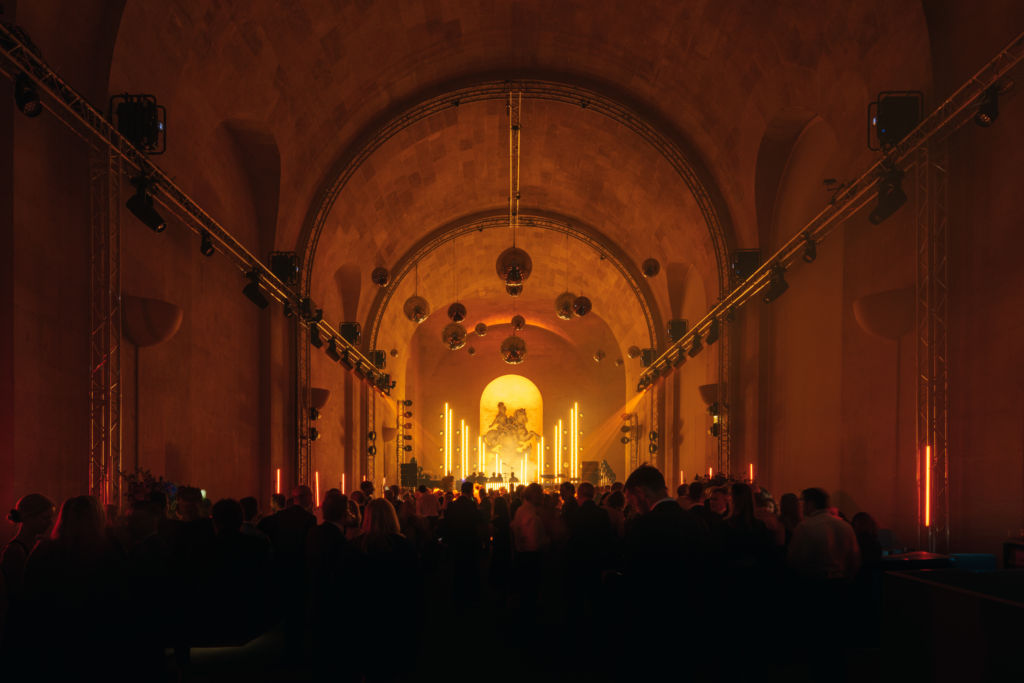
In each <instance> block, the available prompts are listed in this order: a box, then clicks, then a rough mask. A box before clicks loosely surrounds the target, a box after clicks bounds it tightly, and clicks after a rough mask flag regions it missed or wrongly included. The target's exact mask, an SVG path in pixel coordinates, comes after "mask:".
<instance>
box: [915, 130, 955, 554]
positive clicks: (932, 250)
mask: <svg viewBox="0 0 1024 683" xmlns="http://www.w3.org/2000/svg"><path fill="white" fill-rule="evenodd" d="M948 159H949V155H948V147H947V145H946V143H945V141H944V140H943V141H939V142H936V143H934V144H932V145H930V146H928V147H922V148H921V149H920V150H919V151H918V152H917V164H916V168H915V180H916V183H915V185H916V198H915V209H916V214H915V218H916V221H915V222H916V227H917V297H916V301H917V305H916V309H915V323H916V328H915V329H916V337H917V358H916V361H917V362H916V366H917V376H916V383H917V420H916V446H917V449H916V458H917V478H918V487H917V491H918V508H917V509H918V522H919V524H918V546H919V547H920V545H921V540H922V539H921V535H922V533H923V535H924V536H925V539H924V540H925V542H926V546H927V548H928V549H929V550H930V551H933V552H934V551H936V550H939V551H948V550H949V542H950V529H949V451H948V444H949V441H948V436H949V435H948V425H947V422H948V414H949V368H948V358H949V356H948V344H949V334H948V329H949V327H948V325H949V258H948V246H949V243H948V227H949V215H948V203H947V199H948V188H949V166H948Z"/></svg>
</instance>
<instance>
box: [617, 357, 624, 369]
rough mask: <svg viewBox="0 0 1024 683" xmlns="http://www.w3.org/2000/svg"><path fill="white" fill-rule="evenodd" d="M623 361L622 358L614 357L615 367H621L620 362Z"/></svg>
mask: <svg viewBox="0 0 1024 683" xmlns="http://www.w3.org/2000/svg"><path fill="white" fill-rule="evenodd" d="M624 362H625V361H623V360H622V359H621V358H616V359H615V367H617V368H621V367H622V364H623V363H624Z"/></svg>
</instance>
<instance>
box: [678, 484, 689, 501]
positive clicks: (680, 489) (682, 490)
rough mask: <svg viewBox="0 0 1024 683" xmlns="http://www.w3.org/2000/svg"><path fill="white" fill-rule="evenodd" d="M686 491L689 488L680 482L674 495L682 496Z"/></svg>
mask: <svg viewBox="0 0 1024 683" xmlns="http://www.w3.org/2000/svg"><path fill="white" fill-rule="evenodd" d="M687 491H689V488H687V486H686V484H680V485H679V486H677V487H676V497H677V498H684V497H685V496H686V492H687Z"/></svg>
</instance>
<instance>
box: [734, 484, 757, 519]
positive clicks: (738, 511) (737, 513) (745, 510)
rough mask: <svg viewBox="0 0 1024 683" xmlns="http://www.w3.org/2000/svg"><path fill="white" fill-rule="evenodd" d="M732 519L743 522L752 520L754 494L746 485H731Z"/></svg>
mask: <svg viewBox="0 0 1024 683" xmlns="http://www.w3.org/2000/svg"><path fill="white" fill-rule="evenodd" d="M732 517H733V518H734V519H741V520H743V521H745V522H749V521H751V520H753V519H754V492H753V491H752V490H751V488H750V486H749V485H748V484H743V483H736V484H733V485H732Z"/></svg>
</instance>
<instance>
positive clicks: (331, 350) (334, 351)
mask: <svg viewBox="0 0 1024 683" xmlns="http://www.w3.org/2000/svg"><path fill="white" fill-rule="evenodd" d="M327 357H328V358H330V359H331V360H333V361H334V362H335V363H337V362H338V361H340V360H341V353H339V352H338V342H337V340H335V339H334V337H331V340H330V341H329V342H327Z"/></svg>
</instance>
